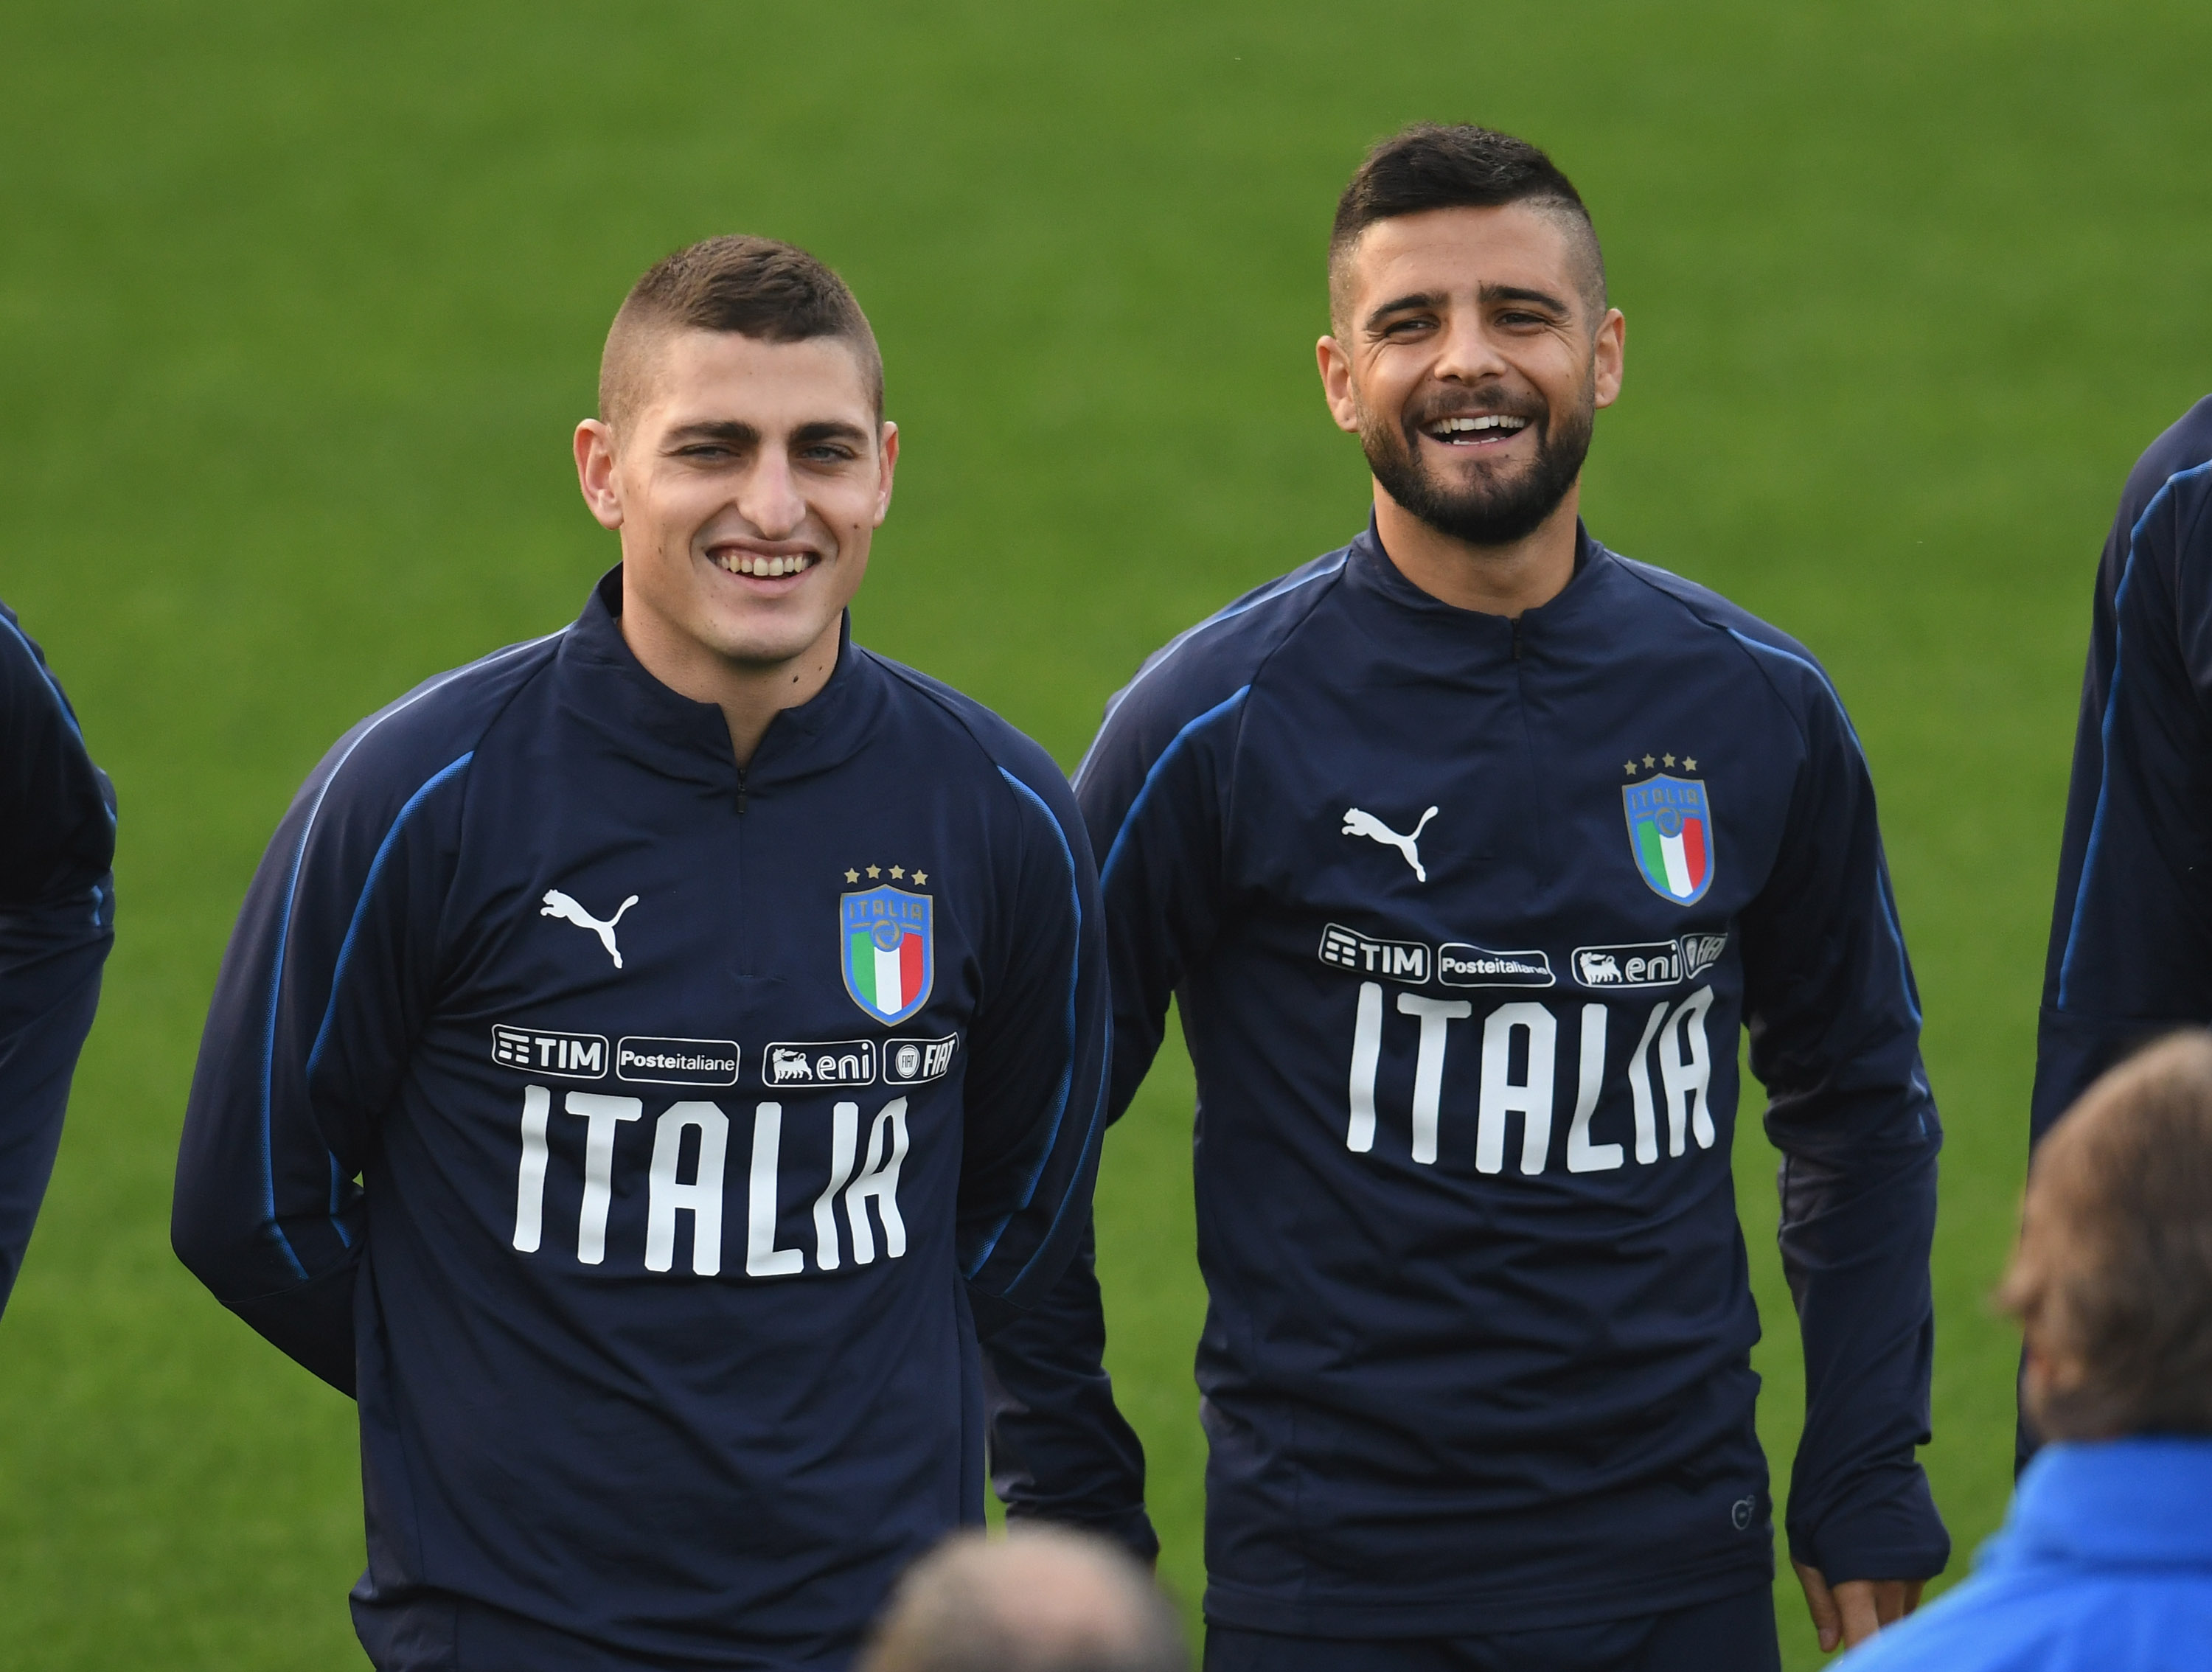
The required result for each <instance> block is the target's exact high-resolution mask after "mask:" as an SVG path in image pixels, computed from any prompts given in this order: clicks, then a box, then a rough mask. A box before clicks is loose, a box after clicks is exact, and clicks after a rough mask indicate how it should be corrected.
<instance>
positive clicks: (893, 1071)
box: [884, 1033, 960, 1085]
mask: <svg viewBox="0 0 2212 1672" xmlns="http://www.w3.org/2000/svg"><path fill="white" fill-rule="evenodd" d="M959 1047H960V1036H959V1035H958V1034H957V1033H949V1034H947V1035H945V1037H944V1038H942V1039H890V1040H886V1041H885V1042H884V1085H921V1083H922V1082H923V1081H925V1080H933V1079H944V1078H945V1074H946V1073H947V1072H948V1071H949V1070H950V1069H951V1067H952V1053H953V1052H954V1051H956V1050H957V1049H959Z"/></svg>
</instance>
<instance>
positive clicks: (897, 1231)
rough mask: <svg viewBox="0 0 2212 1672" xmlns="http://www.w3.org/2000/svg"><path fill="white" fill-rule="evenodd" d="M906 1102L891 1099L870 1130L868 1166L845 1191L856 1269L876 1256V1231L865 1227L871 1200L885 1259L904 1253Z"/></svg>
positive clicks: (899, 1098) (869, 1262)
mask: <svg viewBox="0 0 2212 1672" xmlns="http://www.w3.org/2000/svg"><path fill="white" fill-rule="evenodd" d="M906 1144H907V1138H906V1099H905V1098H904V1097H894V1098H892V1099H891V1101H890V1102H889V1103H888V1104H884V1112H883V1113H882V1114H880V1115H878V1116H876V1121H875V1125H874V1126H873V1127H872V1128H870V1130H869V1133H868V1159H867V1164H866V1166H864V1167H862V1168H861V1170H860V1176H859V1177H858V1178H856V1179H854V1181H853V1182H852V1183H850V1184H849V1185H848V1186H846V1188H845V1221H846V1223H847V1224H848V1225H850V1226H851V1227H852V1231H853V1263H854V1265H856V1266H866V1265H870V1264H872V1263H873V1262H874V1261H875V1257H876V1237H875V1231H874V1229H873V1227H872V1226H871V1225H869V1224H868V1201H869V1198H871V1197H873V1198H874V1199H875V1204H876V1212H877V1213H878V1214H880V1215H881V1216H882V1218H883V1222H884V1257H885V1258H886V1259H890V1260H896V1259H898V1258H900V1257H901V1256H903V1255H904V1254H905V1253H906V1221H905V1220H904V1219H901V1218H900V1217H899V1209H898V1181H899V1164H901V1163H902V1162H903V1161H904V1160H905V1159H906ZM793 1257H794V1258H795V1257H796V1256H793Z"/></svg>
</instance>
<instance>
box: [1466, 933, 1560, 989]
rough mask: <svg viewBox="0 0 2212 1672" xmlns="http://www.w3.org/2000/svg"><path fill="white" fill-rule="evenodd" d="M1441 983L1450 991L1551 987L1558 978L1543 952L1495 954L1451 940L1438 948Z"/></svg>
mask: <svg viewBox="0 0 2212 1672" xmlns="http://www.w3.org/2000/svg"><path fill="white" fill-rule="evenodd" d="M1557 979H1558V977H1556V976H1553V974H1552V960H1551V958H1549V957H1548V956H1547V955H1546V954H1544V953H1542V952H1492V951H1491V950H1490V949H1489V948H1488V947H1486V946H1470V945H1468V944H1467V943H1466V942H1464V941H1460V940H1449V941H1446V942H1445V943H1444V944H1443V945H1441V946H1439V947H1437V980H1438V981H1440V982H1443V984H1444V985H1445V986H1446V987H1550V986H1551V985H1553V982H1555V981H1557Z"/></svg>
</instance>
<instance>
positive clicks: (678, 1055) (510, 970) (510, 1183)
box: [371, 715, 988, 1328]
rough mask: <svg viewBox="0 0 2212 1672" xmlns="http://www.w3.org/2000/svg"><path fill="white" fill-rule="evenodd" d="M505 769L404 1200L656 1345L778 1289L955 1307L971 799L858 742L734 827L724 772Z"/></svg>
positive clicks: (557, 753) (560, 748)
mask: <svg viewBox="0 0 2212 1672" xmlns="http://www.w3.org/2000/svg"><path fill="white" fill-rule="evenodd" d="M504 741H505V740H504V739H502V737H501V735H500V734H499V733H495V735H494V736H493V737H492V738H491V739H489V740H488V745H487V746H484V747H480V748H479V750H478V751H477V760H476V762H475V763H474V765H473V768H472V781H471V784H470V787H469V811H468V813H467V816H466V817H467V824H466V825H465V829H464V832H463V836H462V838H461V847H460V854H459V860H458V861H457V864H456V868H455V872H454V880H453V897H452V900H451V902H450V903H449V904H448V907H447V921H448V924H449V927H447V929H446V930H445V931H444V937H445V941H446V944H445V945H444V947H443V948H442V960H443V964H444V966H445V974H444V977H443V980H442V983H441V991H440V994H439V996H438V998H437V1000H436V1002H435V1009H434V1011H433V1012H432V1013H431V1015H430V1016H429V1017H428V1020H427V1023H426V1025H425V1026H424V1029H423V1031H422V1037H421V1038H420V1040H419V1041H418V1043H417V1044H416V1049H415V1051H414V1054H413V1065H414V1066H413V1068H412V1071H411V1073H410V1078H409V1085H408V1086H407V1088H406V1091H405V1093H404V1099H403V1101H404V1107H403V1109H402V1110H398V1111H396V1118H395V1119H394V1121H393V1122H391V1123H389V1124H388V1125H387V1128H386V1166H387V1167H388V1168H390V1169H391V1170H392V1172H393V1173H394V1174H395V1175H404V1176H397V1177H396V1179H395V1182H396V1183H397V1185H398V1188H397V1189H395V1190H393V1191H392V1192H390V1193H389V1195H391V1196H392V1197H395V1198H397V1199H398V1203H399V1204H402V1205H404V1208H405V1211H406V1212H407V1213H408V1215H409V1217H410V1219H414V1220H415V1221H416V1222H417V1228H418V1229H419V1228H420V1226H421V1222H422V1220H423V1219H425V1218H426V1217H441V1218H442V1219H444V1221H445V1222H444V1223H442V1224H441V1225H440V1226H439V1227H438V1228H437V1230H436V1231H435V1232H434V1233H432V1234H434V1235H435V1236H436V1237H440V1238H441V1239H446V1238H465V1239H466V1241H467V1242H468V1243H470V1244H471V1245H472V1247H473V1248H474V1249H476V1250H477V1254H478V1256H479V1257H485V1258H488V1257H489V1255H490V1253H491V1251H494V1250H495V1251H496V1253H497V1255H498V1256H499V1258H500V1259H501V1260H502V1261H504V1262H507V1264H508V1265H509V1266H510V1267H511V1268H512V1270H511V1271H510V1272H509V1274H508V1275H509V1278H510V1279H511V1280H513V1281H514V1282H516V1283H518V1284H520V1285H521V1286H526V1287H527V1288H529V1289H531V1290H533V1291H535V1292H538V1295H539V1296H541V1297H542V1298H546V1299H548V1300H550V1302H552V1303H553V1304H556V1305H580V1306H585V1307H591V1306H593V1305H595V1304H598V1301H599V1299H601V1298H605V1297H606V1296H608V1295H611V1294H620V1295H622V1296H623V1297H624V1300H623V1305H624V1306H625V1308H626V1309H628V1310H629V1311H630V1312H631V1313H632V1314H633V1315H635V1316H637V1317H639V1318H640V1319H641V1320H642V1319H644V1318H647V1317H660V1318H663V1319H664V1320H665V1322H667V1323H668V1324H669V1326H670V1327H671V1328H688V1327H690V1323H688V1322H686V1321H687V1320H689V1321H691V1322H696V1319H697V1317H698V1316H699V1309H700V1308H701V1307H702V1305H704V1306H707V1307H708V1310H710V1311H723V1310H731V1309H735V1311H734V1313H733V1316H763V1315H762V1314H761V1313H760V1304H761V1303H759V1302H758V1301H757V1300H749V1299H748V1298H747V1297H748V1295H749V1294H750V1293H751V1292H756V1291H761V1290H763V1289H766V1288H770V1287H782V1286H792V1285H799V1286H808V1287H811V1288H818V1287H820V1286H823V1285H832V1286H838V1287H839V1288H840V1289H841V1291H842V1292H841V1293H840V1294H839V1295H838V1296H837V1298H835V1299H834V1300H829V1299H823V1298H817V1300H814V1301H811V1302H810V1301H799V1302H796V1303H791V1302H786V1303H781V1304H780V1305H779V1307H778V1308H777V1310H778V1312H779V1314H780V1315H781V1314H788V1315H789V1316H801V1315H803V1314H804V1313H805V1312H806V1311H807V1310H809V1309H818V1308H820V1307H821V1306H823V1305H824V1304H828V1305H830V1306H833V1307H849V1306H854V1305H859V1306H861V1307H863V1308H864V1310H866V1311H867V1312H869V1313H870V1314H871V1315H874V1314H875V1313H876V1312H878V1310H880V1309H882V1308H885V1307H890V1306H892V1305H894V1304H896V1301H895V1300H894V1298H893V1292H895V1291H897V1290H898V1289H899V1287H900V1285H901V1283H902V1273H903V1272H904V1271H905V1270H907V1268H913V1267H917V1266H918V1267H920V1268H925V1271H926V1275H924V1276H922V1277H921V1278H920V1279H919V1280H920V1281H922V1282H925V1283H928V1284H931V1285H932V1286H933V1289H934V1290H935V1291H936V1292H939V1298H940V1300H941V1299H942V1298H943V1294H942V1291H943V1290H944V1286H945V1284H946V1283H947V1282H949V1281H950V1280H951V1269H950V1268H951V1262H952V1258H953V1253H952V1234H953V1208H954V1202H955V1197H956V1194H957V1176H958V1167H959V1158H960V1150H961V1141H960V1139H961V1133H960V1123H961V1111H962V1083H963V1073H964V1070H965V1066H966V1065H965V1055H966V1045H967V1034H968V1027H969V1021H970V1018H972V1017H973V1015H974V1013H975V1009H976V1007H977V1006H978V1004H979V1002H980V1000H981V996H982V995H981V980H982V977H981V970H980V966H979V961H978V960H979V953H978V946H977V936H978V934H979V933H980V932H981V927H982V924H983V922H984V921H987V911H988V908H987V905H985V904H984V903H982V902H981V900H980V899H978V898H977V896H980V895H981V894H982V893H984V892H985V891H986V889H985V885H984V884H983V882H982V881H981V878H982V877H983V875H984V867H981V866H978V865H977V864H975V862H974V861H975V859H976V858H977V856H978V855H979V854H981V852H982V851H983V849H984V848H986V847H987V838H986V837H985V836H984V835H983V833H982V832H981V830H979V829H978V828H977V821H976V820H975V816H974V812H973V808H974V792H973V788H972V787H963V786H956V785H954V784H951V783H949V782H945V781H943V779H942V777H941V776H939V777H933V775H931V774H929V773H927V772H920V771H917V770H915V769H914V768H913V766H912V763H900V762H898V761H896V760H893V759H890V758H888V757H885V758H880V759H879V758H878V756H879V755H883V754H884V752H885V751H882V750H879V749H878V748H875V747H873V746H863V747H861V748H860V750H859V751H858V752H857V753H856V754H854V755H853V756H852V757H851V758H849V759H847V760H844V761H842V762H840V763H836V766H835V767H834V768H833V769H827V770H823V771H818V772H812V773H800V774H798V775H785V776H784V777H783V778H781V779H778V778H776V777H775V774H774V772H773V770H772V769H771V771H770V773H769V775H768V780H767V781H762V779H761V777H760V776H759V775H754V778H753V780H752V781H751V782H750V784H749V786H748V789H747V793H746V794H745V798H744V811H743V812H739V811H738V777H737V773H736V769H735V766H734V763H731V762H727V761H726V759H725V760H724V761H723V762H721V763H712V764H708V763H701V764H698V765H696V767H691V768H687V770H686V772H685V774H684V775H681V776H676V775H671V774H670V773H669V772H667V771H666V770H665V763H659V762H653V761H633V762H627V763H625V762H623V761H620V760H611V759H610V757H609V755H608V753H607V751H605V750H604V749H603V748H599V747H596V746H594V745H595V739H593V737H592V735H590V733H588V732H587V731H586V730H582V729H579V730H577V731H574V732H571V731H570V730H569V729H568V727H566V726H565V725H564V724H563V723H562V720H561V719H560V718H559V717H558V716H557V715H556V716H555V717H554V718H553V719H552V720H550V722H549V723H548V724H546V725H545V726H544V728H543V729H542V730H540V731H538V732H537V733H533V734H532V735H530V736H529V737H528V738H527V739H526V741H525V742H523V743H521V744H520V745H507V746H502V745H503V743H504ZM890 752H891V753H895V752H896V751H890ZM518 810H524V816H523V817H521V818H517V817H516V813H517V811H518ZM948 857H951V859H953V860H954V861H955V863H954V864H952V865H951V866H948V865H947V864H946V860H947V858H948ZM963 859H964V860H968V861H969V862H968V863H967V864H965V865H962V864H959V863H958V861H959V860H963ZM948 871H955V872H959V873H960V876H961V877H963V878H965V879H969V880H968V883H967V885H964V886H963V883H962V882H961V880H960V879H957V878H956V877H953V876H950V875H948V874H947V872H948ZM374 1184H375V1180H374V1177H372V1180H371V1212H372V1216H373V1217H374V1215H375V1213H376V1203H375V1195H376V1192H375V1189H374ZM428 1201H437V1203H438V1213H437V1214H435V1215H426V1213H425V1212H424V1206H425V1204H426V1202H428ZM387 1217H388V1216H387ZM702 1280H711V1282H708V1283H704V1284H703V1285H702ZM886 1281H889V1282H890V1283H891V1285H892V1292H884V1293H883V1294H882V1295H880V1296H879V1297H878V1298H876V1299H873V1300H863V1299H862V1298H860V1295H858V1294H856V1293H854V1292H853V1286H855V1285H858V1286H860V1287H861V1289H863V1290H881V1289H882V1288H883V1286H884V1284H885V1282H886ZM709 1296H713V1297H715V1298H713V1299H711V1300H710V1299H709ZM794 1307H795V1308H796V1309H797V1310H793V1308H794Z"/></svg>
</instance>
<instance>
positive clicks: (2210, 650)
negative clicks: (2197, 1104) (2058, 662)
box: [2029, 469, 2212, 1144]
mask: <svg viewBox="0 0 2212 1672" xmlns="http://www.w3.org/2000/svg"><path fill="white" fill-rule="evenodd" d="M2207 474H2208V472H2207V471H2205V470H2203V469H2199V470H2197V471H2194V472H2190V473H2187V474H2185V476H2183V477H2178V478H2176V479H2174V480H2172V481H2170V482H2167V483H2165V484H2163V485H2162V486H2160V485H2159V484H2156V483H2150V484H2146V487H2147V489H2148V490H2149V491H2148V505H2146V506H2145V507H2144V508H2143V509H2142V512H2141V513H2140V514H2137V515H2130V509H2131V508H2130V506H2129V505H2128V503H2127V502H2123V508H2122V510H2121V513H2120V515H2119V517H2118V519H2117V520H2116V521H2115V523H2114V526H2113V528H2112V535H2111V538H2109V539H2108V540H2107V541H2106V547H2105V554H2104V560H2103V562H2102V563H2101V564H2100V567H2099V571H2098V579H2097V590H2096V598H2095V603H2094V605H2093V611H2092V617H2091V625H2090V637H2089V654H2088V659H2087V668H2086V670H2085V671H2084V674H2083V678H2082V690H2081V717H2080V720H2079V723H2078V725H2077V727H2076V730H2075V744H2074V766H2073V775H2072V781H2071V783H2070V785H2069V789H2068V793H2067V800H2066V823H2065V829H2064V834H2063V836H2062V838H2061V842H2060V848H2059V861H2058V887H2057V900H2056V902H2055V903H2054V906H2053V909H2052V912H2051V943H2050V951H2049V953H2048V955H2047V958H2046V960H2045V969H2044V984H2043V1003H2042V1009H2041V1013H2040V1015H2039V1018H2038V1022H2037V1029H2036V1062H2035V1090H2034V1093H2033V1099H2032V1102H2031V1104H2030V1113H2029V1141H2030V1143H2031V1144H2033V1143H2035V1142H2038V1141H2040V1140H2041V1139H2042V1136H2043V1134H2045V1132H2046V1131H2048V1130H2049V1129H2050V1128H2051V1125H2052V1123H2053V1122H2056V1121H2057V1119H2058V1117H2059V1116H2061V1115H2063V1114H2064V1113H2065V1112H2066V1110H2068V1109H2069V1107H2070V1106H2071V1105H2072V1104H2073V1103H2074V1101H2075V1098H2077V1097H2080V1096H2081V1093H2082V1092H2084V1091H2087V1090H2088V1088H2089V1085H2090V1082H2092V1081H2093V1080H2094V1079H2096V1078H2097V1076H2098V1075H2100V1074H2101V1073H2103V1072H2104V1071H2105V1070H2106V1069H2107V1068H2109V1067H2112V1065H2113V1064H2114V1063H2115V1062H2117V1061H2119V1060H2120V1059H2121V1058H2123V1057H2124V1056H2125V1055H2127V1054H2128V1053H2129V1052H2130V1050H2132V1049H2134V1048H2135V1047H2136V1046H2137V1045H2138V1044H2141V1043H2143V1042H2144V1041H2145V1040H2148V1039H2150V1038H2153V1037H2156V1036H2157V1035H2159V1034H2160V1033H2163V1032H2166V1031H2169V1030H2171V1029H2173V1028H2177V1027H2183V1026H2189V1025H2195V1026H2200V1027H2201V1026H2203V1024H2205V1023H2206V1022H2208V1021H2212V719H2208V716H2207V711H2206V702H2205V693H2206V692H2207V690H2212V482H2207V481H2205V480H2203V478H2204V477H2206V475H2207ZM2192 478H2193V479H2192ZM2130 485H2131V488H2132V486H2133V484H2130ZM2134 497H2135V496H2134V495H2133V494H2132V493H2131V494H2130V498H2131V499H2132V498H2134Z"/></svg>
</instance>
